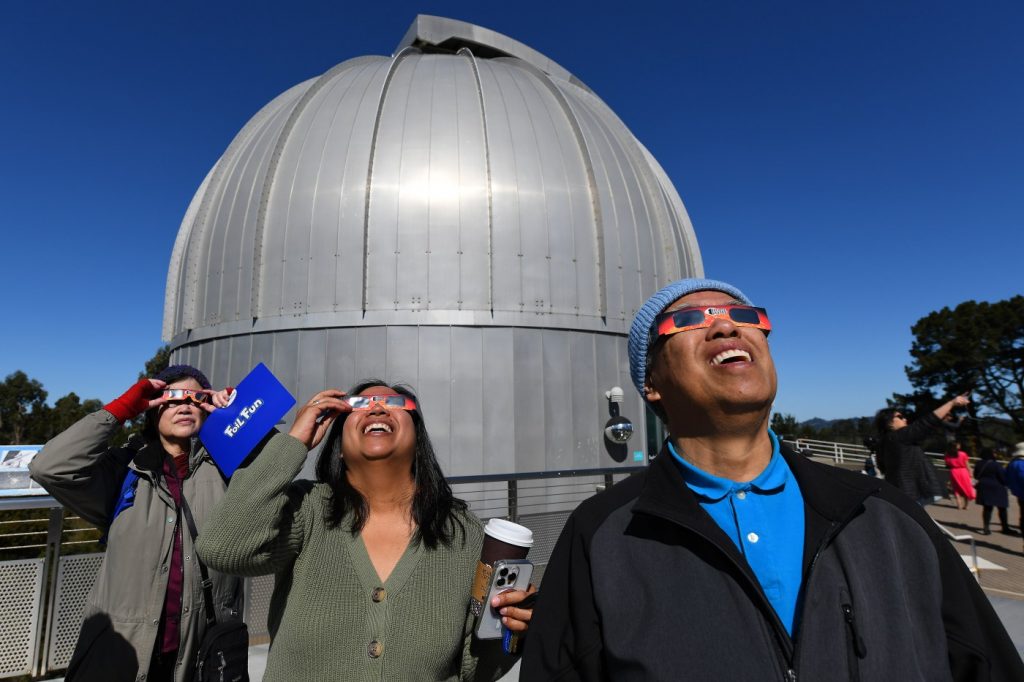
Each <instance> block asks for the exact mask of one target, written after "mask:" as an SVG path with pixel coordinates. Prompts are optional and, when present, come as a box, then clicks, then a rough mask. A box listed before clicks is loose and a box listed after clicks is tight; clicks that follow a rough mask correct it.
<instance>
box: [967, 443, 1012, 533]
mask: <svg viewBox="0 0 1024 682" xmlns="http://www.w3.org/2000/svg"><path fill="white" fill-rule="evenodd" d="M974 478H975V480H977V481H978V484H977V491H978V504H980V505H981V522H982V530H981V534H982V535H988V534H989V532H990V531H989V524H990V523H991V522H992V507H995V508H996V509H998V510H999V523H1000V524H1001V525H1002V527H1003V535H1010V533H1011V531H1010V525H1009V523H1007V519H1006V508H1007V507H1009V506H1010V498H1009V496H1008V495H1007V494H1006V472H1005V471H1004V470H1003V465H1002V464H1000V463H999V462H997V461H996V457H995V452H993V450H992V448H983V449H982V451H981V459H980V460H979V461H978V463H977V464H975V465H974Z"/></svg>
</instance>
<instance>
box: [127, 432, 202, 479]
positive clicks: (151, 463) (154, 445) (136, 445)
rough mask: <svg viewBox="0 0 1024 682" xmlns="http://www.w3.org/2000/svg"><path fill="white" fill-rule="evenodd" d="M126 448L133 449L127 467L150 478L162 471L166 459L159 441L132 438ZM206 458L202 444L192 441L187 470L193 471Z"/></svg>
mask: <svg viewBox="0 0 1024 682" xmlns="http://www.w3.org/2000/svg"><path fill="white" fill-rule="evenodd" d="M128 447H129V448H133V449H135V456H134V457H133V458H132V461H131V463H130V464H129V466H130V467H131V468H133V469H135V470H136V471H137V472H139V473H140V474H147V475H149V476H150V477H154V478H155V475H156V474H159V473H161V472H162V471H163V468H164V458H166V457H167V453H166V452H165V451H164V449H163V447H162V446H161V445H160V442H159V441H156V440H143V439H141V438H140V439H138V440H136V439H135V437H134V436H133V437H132V439H130V440H129V441H128ZM204 457H206V450H204V449H203V447H202V444H201V443H200V441H199V439H198V438H193V439H192V451H191V452H190V453H189V456H188V468H189V471H195V469H196V467H197V466H199V462H200V461H202V459H203V458H204Z"/></svg>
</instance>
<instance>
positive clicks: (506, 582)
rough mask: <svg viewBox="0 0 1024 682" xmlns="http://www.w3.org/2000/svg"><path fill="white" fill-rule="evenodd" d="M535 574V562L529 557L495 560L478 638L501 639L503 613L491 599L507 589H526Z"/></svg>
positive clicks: (477, 632) (479, 622)
mask: <svg viewBox="0 0 1024 682" xmlns="http://www.w3.org/2000/svg"><path fill="white" fill-rule="evenodd" d="M532 576H533V563H532V562H530V560H528V559H516V560H512V559H503V560H499V561H495V562H494V573H493V574H492V575H491V588H490V589H489V590H488V591H487V601H486V602H485V603H484V610H483V613H481V614H480V619H479V620H478V621H477V625H476V636H477V638H478V639H501V634H502V633H501V614H500V613H498V611H497V610H496V609H495V608H494V607H492V606H491V600H492V599H494V597H495V596H496V595H498V594H501V593H502V592H505V591H507V590H526V588H527V587H529V586H530V578H531V577H532Z"/></svg>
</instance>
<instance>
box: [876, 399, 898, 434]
mask: <svg viewBox="0 0 1024 682" xmlns="http://www.w3.org/2000/svg"><path fill="white" fill-rule="evenodd" d="M902 411H903V410H901V409H900V408H898V407H883V408H882V409H880V410H879V411H878V412H875V431H877V432H878V437H879V438H880V439H881V440H885V437H886V436H887V435H888V434H889V432H890V431H892V420H893V418H895V417H896V415H897V414H900V413H901V412H902Z"/></svg>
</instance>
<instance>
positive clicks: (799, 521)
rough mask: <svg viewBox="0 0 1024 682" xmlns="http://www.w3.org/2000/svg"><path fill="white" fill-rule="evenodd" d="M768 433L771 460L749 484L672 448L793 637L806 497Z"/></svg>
mask: <svg viewBox="0 0 1024 682" xmlns="http://www.w3.org/2000/svg"><path fill="white" fill-rule="evenodd" d="M768 435H769V436H770V437H771V441H772V458H771V460H770V461H769V462H768V466H767V467H765V470H764V471H762V472H761V473H760V474H758V476H757V477H756V478H755V479H754V480H752V481H749V482H747V483H737V482H736V481H730V480H729V479H727V478H719V477H718V476H712V475H711V474H709V473H707V472H705V471H702V470H700V469H698V468H697V467H695V466H694V465H692V464H690V463H689V462H687V461H686V460H685V459H683V458H682V457H680V456H679V453H678V452H676V449H675V446H674V445H673V444H672V441H669V443H668V450H669V452H670V453H672V457H673V458H674V459H675V460H676V462H678V463H679V467H680V469H681V470H682V472H683V479H684V480H685V481H686V485H687V486H688V487H689V488H690V490H692V491H693V492H694V494H696V495H697V500H698V502H699V503H700V506H701V507H703V508H704V510H705V511H706V512H707V513H708V514H710V515H711V518H713V519H714V520H715V523H717V524H718V525H719V526H720V527H721V529H722V530H723V531H725V534H726V535H728V536H729V538H730V539H731V540H732V541H733V542H734V543H735V544H736V547H738V548H739V550H740V553H741V554H742V555H743V556H744V557H745V558H746V560H747V563H748V564H750V568H751V569H753V571H754V575H756V576H757V579H758V581H759V582H760V583H761V588H762V589H763V590H764V593H765V596H767V597H768V601H769V602H771V605H772V607H773V608H774V609H775V613H777V614H778V615H779V620H781V621H782V624H783V625H785V626H786V631H787V632H789V634H790V635H791V636H792V634H793V625H794V621H795V619H796V603H797V598H798V597H799V596H800V582H801V578H802V573H803V554H804V498H803V495H801V494H800V487H799V486H798V485H797V482H796V479H795V478H794V477H793V472H792V471H790V470H789V465H788V464H786V460H785V459H783V458H782V455H781V454H779V439H778V438H777V437H776V436H775V434H774V433H772V432H771V431H768Z"/></svg>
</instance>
